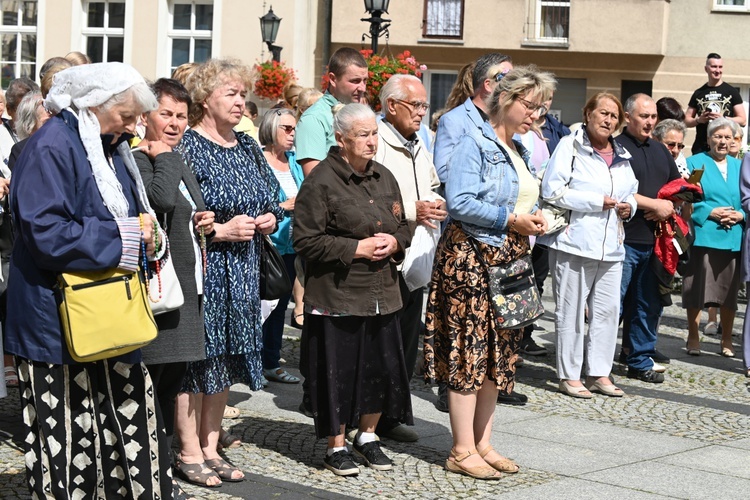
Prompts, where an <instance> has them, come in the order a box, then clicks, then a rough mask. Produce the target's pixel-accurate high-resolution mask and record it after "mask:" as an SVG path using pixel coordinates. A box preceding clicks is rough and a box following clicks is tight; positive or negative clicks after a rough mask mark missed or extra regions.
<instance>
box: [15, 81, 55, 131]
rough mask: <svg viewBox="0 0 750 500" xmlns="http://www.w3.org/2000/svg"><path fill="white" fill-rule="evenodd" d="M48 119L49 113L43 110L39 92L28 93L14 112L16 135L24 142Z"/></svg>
mask: <svg viewBox="0 0 750 500" xmlns="http://www.w3.org/2000/svg"><path fill="white" fill-rule="evenodd" d="M48 119H49V113H48V112H47V110H46V109H45V108H44V103H43V102H42V93H41V92H29V93H28V94H26V95H25V96H24V98H23V99H22V100H21V103H20V104H19V105H18V109H17V110H16V120H15V127H16V135H18V139H19V140H24V139H26V138H27V137H29V136H30V135H31V134H33V133H34V132H36V131H37V130H38V129H39V127H41V126H42V125H44V122H46V121H47V120H48Z"/></svg>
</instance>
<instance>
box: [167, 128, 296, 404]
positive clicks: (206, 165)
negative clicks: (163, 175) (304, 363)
mask: <svg viewBox="0 0 750 500" xmlns="http://www.w3.org/2000/svg"><path fill="white" fill-rule="evenodd" d="M237 139H238V144H237V145H236V146H234V147H231V148H225V147H222V146H220V145H218V144H216V143H214V142H212V141H209V140H208V139H205V138H204V137H202V136H201V135H200V134H198V133H196V132H195V131H193V130H188V131H187V132H186V133H185V136H184V138H183V139H182V143H181V148H180V149H181V150H182V154H183V157H184V158H185V161H186V162H187V163H188V165H190V167H191V168H192V170H193V173H194V174H195V178H196V179H197V180H198V183H199V184H200V186H201V194H203V199H204V201H205V202H206V208H207V210H212V211H213V212H214V213H215V214H216V219H215V220H216V222H217V223H226V222H229V221H230V220H231V219H232V217H234V216H236V215H241V214H246V215H249V216H250V217H257V216H259V215H262V214H264V213H267V212H272V213H273V214H274V215H275V216H276V219H277V220H281V219H282V218H283V217H284V212H283V210H282V209H281V208H280V207H279V204H278V202H277V201H276V200H278V191H279V184H278V181H276V177H274V175H273V173H272V172H271V170H270V167H269V166H268V163H267V162H266V160H265V157H264V156H263V152H262V151H261V149H260V147H259V146H258V144H257V143H256V142H255V140H253V139H251V138H250V137H249V136H248V135H246V134H244V133H237ZM258 234H259V233H258ZM260 243H261V240H260V238H259V237H256V238H253V240H252V241H247V242H236V243H228V242H221V243H212V244H211V245H209V247H208V252H207V254H208V255H207V258H208V263H207V272H206V280H205V285H204V289H203V299H204V302H205V324H206V335H205V337H206V359H205V360H203V361H196V362H193V363H190V365H189V366H188V372H187V374H186V375H185V380H184V385H183V391H186V392H193V393H197V392H202V393H205V394H207V395H208V394H217V393H220V392H222V391H223V390H224V389H225V388H227V387H229V386H230V385H232V384H234V383H238V382H241V383H245V384H247V385H249V386H250V388H251V389H253V390H258V389H260V388H261V375H262V369H263V364H262V361H261V350H262V348H263V328H262V319H261V313H260V292H259V289H258V278H259V264H260V247H261V245H260Z"/></svg>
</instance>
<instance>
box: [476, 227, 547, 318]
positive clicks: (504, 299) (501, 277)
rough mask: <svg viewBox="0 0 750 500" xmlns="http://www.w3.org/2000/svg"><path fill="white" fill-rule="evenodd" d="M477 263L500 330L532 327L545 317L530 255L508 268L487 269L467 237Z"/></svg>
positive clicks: (477, 250) (514, 262)
mask: <svg viewBox="0 0 750 500" xmlns="http://www.w3.org/2000/svg"><path fill="white" fill-rule="evenodd" d="M469 241H470V242H471V246H472V247H473V248H474V252H475V253H476V256H477V260H478V261H479V263H480V265H481V266H482V267H484V271H485V273H486V276H487V282H488V283H489V294H490V302H491V303H492V308H493V311H494V313H495V321H496V322H497V325H498V327H499V328H504V329H517V328H523V327H525V326H527V325H530V324H532V323H533V322H534V321H536V320H537V319H538V318H539V317H541V316H542V315H543V314H544V305H543V304H542V298H541V296H540V295H539V289H538V288H537V287H536V281H535V280H534V268H533V267H532V265H531V255H528V254H527V255H524V256H523V257H520V258H518V259H514V260H512V261H511V262H508V263H507V264H499V265H495V266H490V265H487V262H486V261H485V260H484V257H482V253H481V252H480V251H479V247H478V246H477V244H476V241H475V240H474V238H472V237H469Z"/></svg>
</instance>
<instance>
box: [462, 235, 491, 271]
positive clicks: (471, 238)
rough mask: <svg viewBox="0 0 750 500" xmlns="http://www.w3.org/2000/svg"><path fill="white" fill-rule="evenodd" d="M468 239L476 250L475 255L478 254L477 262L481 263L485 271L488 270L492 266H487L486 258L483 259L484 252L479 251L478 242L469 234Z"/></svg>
mask: <svg viewBox="0 0 750 500" xmlns="http://www.w3.org/2000/svg"><path fill="white" fill-rule="evenodd" d="M466 239H468V240H469V243H470V244H471V246H472V248H473V249H474V253H475V254H477V260H478V261H479V263H480V264H481V265H483V266H484V268H485V270H488V269H489V268H490V266H489V264H487V261H486V260H484V257H482V252H480V251H479V246H477V240H476V239H475V238H473V237H472V236H469V235H468V234H467V235H466Z"/></svg>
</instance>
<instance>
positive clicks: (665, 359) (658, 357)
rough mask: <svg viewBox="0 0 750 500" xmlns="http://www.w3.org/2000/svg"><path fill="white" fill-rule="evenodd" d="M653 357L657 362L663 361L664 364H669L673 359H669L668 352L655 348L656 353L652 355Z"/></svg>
mask: <svg viewBox="0 0 750 500" xmlns="http://www.w3.org/2000/svg"><path fill="white" fill-rule="evenodd" d="M651 359H653V360H654V361H656V362H657V363H661V364H663V365H668V364H669V362H670V361H671V360H670V359H669V357H667V355H666V354H663V353H661V352H659V351H657V350H656V349H654V354H653V355H652V356H651Z"/></svg>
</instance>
